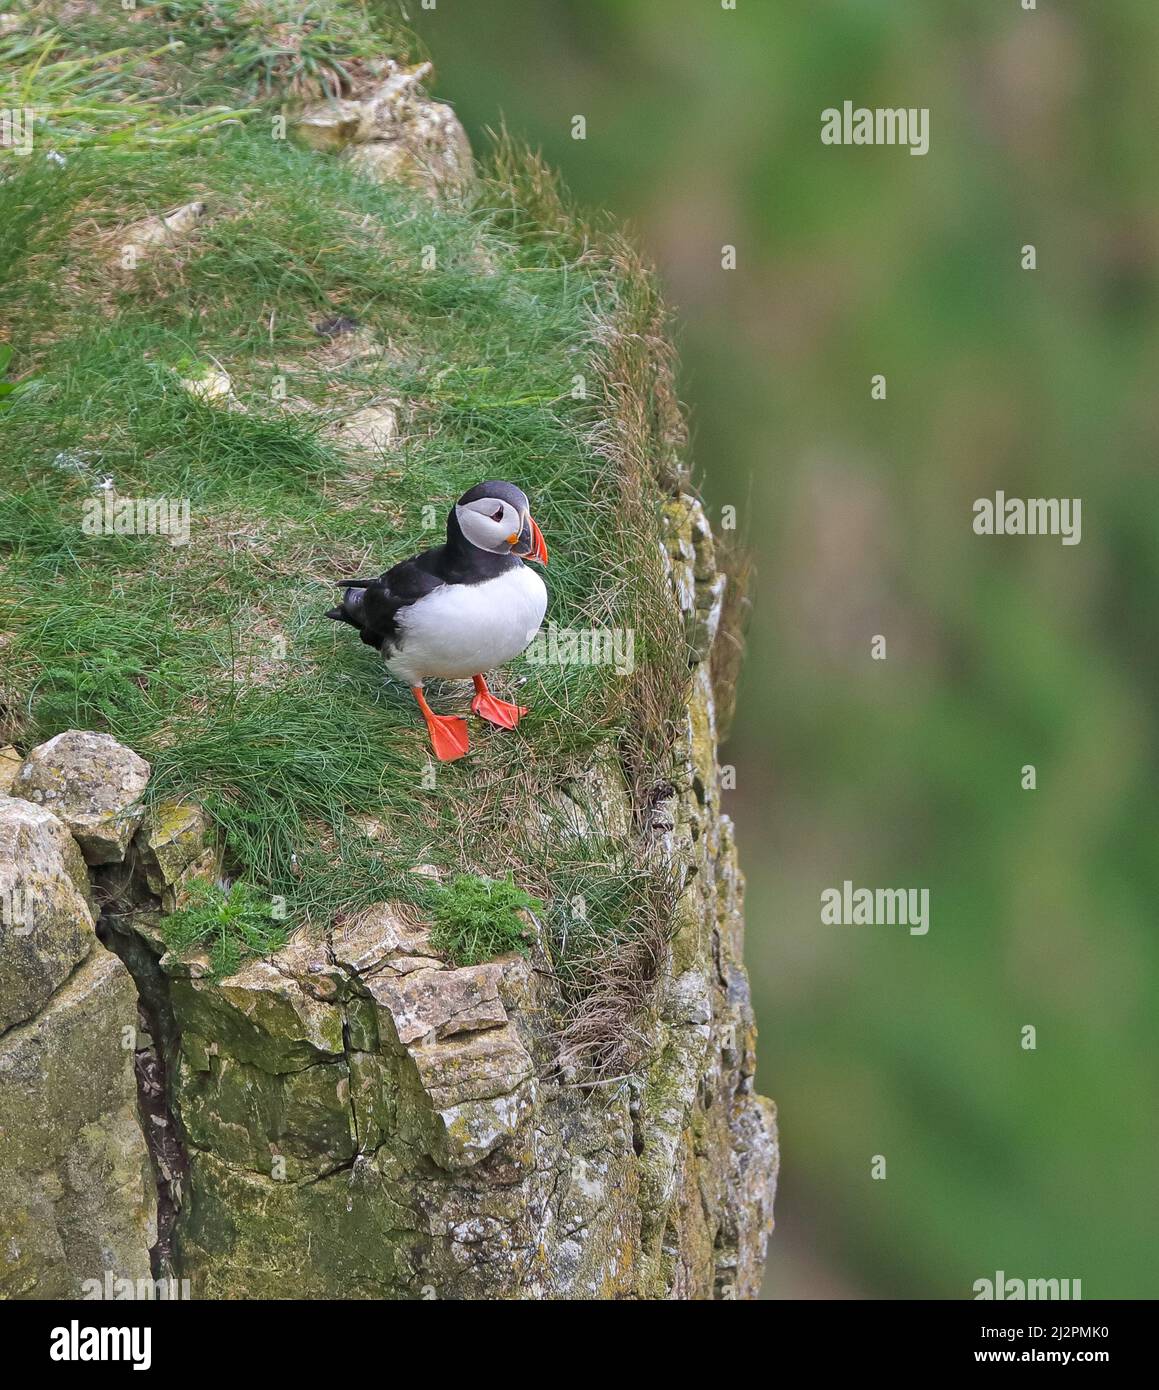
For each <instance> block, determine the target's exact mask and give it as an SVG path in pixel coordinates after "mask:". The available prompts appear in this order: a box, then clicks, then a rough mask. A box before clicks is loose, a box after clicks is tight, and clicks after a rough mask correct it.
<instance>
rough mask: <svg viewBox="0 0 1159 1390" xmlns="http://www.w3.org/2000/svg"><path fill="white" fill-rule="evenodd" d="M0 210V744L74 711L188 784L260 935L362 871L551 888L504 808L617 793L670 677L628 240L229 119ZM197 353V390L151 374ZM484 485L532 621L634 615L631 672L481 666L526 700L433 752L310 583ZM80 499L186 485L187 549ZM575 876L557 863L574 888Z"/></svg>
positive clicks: (164, 789)
mask: <svg viewBox="0 0 1159 1390" xmlns="http://www.w3.org/2000/svg"><path fill="white" fill-rule="evenodd" d="M114 37H115V36H114ZM125 80H126V81H128V80H129V78H128V77H127V76H126V78H125ZM194 200H197V201H201V202H204V203H205V205H206V209H207V212H206V216H205V217H204V218H203V219H202V220H201V222H199V223H198V224H197V225H196V226H195V227H194V228H193V230H192V231H191V232H190V233H189V234H188V236H186V237H184V238H182V239H181V240H180V241H179V242H178V243H177V244H175V245H173V246H169V247H165V248H154V249H153V250H152V251H151V252H150V253H149V254H148V256H147V257H146V258H145V259H144V260H142V261H140V262H139V263H138V264H137V266H136V268H135V269H132V270H124V269H122V268H121V263H120V259H119V251H120V247H121V245H122V244H123V240H124V236H123V228H124V227H125V225H126V224H128V223H130V222H132V221H135V220H138V219H140V218H143V217H146V216H150V215H155V214H157V213H159V212H163V211H166V210H168V209H170V208H173V207H175V206H177V205H180V204H183V203H187V202H190V201H194ZM0 224H2V225H4V226H5V227H11V228H13V229H14V237H15V239H13V238H11V237H10V238H6V239H5V244H4V246H3V247H0V270H2V271H5V272H6V273H5V274H4V276H3V278H2V280H0V324H2V325H3V329H2V332H0V337H3V338H4V339H5V340H6V341H7V343H8V344H9V345H10V347H11V348H12V350H13V357H12V363H13V364H14V365H16V366H18V368H19V372H20V376H21V379H28V378H32V377H35V379H36V382H37V389H36V390H35V391H26V392H23V393H17V394H10V395H7V396H6V397H5V401H6V404H7V407H8V408H7V409H6V410H5V411H4V416H3V430H4V439H3V445H4V447H3V450H2V452H0V577H2V585H0V590H2V597H0V631H2V632H3V633H4V634H5V638H6V640H5V641H4V644H3V646H2V648H0V652H2V658H0V659H2V660H3V663H4V665H3V670H2V672H0V736H3V737H4V738H6V739H8V740H10V741H13V742H15V743H17V744H18V746H20V747H22V748H28V747H31V746H32V745H33V744H35V743H38V742H40V741H42V740H44V739H46V738H48V737H51V736H52V735H53V734H55V733H57V732H59V731H61V730H62V729H66V728H73V727H83V728H98V729H104V730H107V731H109V732H111V733H112V734H113V735H114V736H115V737H117V738H118V739H120V740H121V741H122V742H124V743H125V744H127V745H129V746H130V747H132V748H134V749H135V750H137V751H138V752H140V753H141V754H142V755H143V756H144V757H146V758H148V759H149V761H150V762H151V764H152V767H153V775H152V780H151V783H150V787H149V792H148V795H149V797H150V798H152V799H154V800H156V799H163V798H170V797H174V798H176V797H181V798H193V799H196V800H198V801H200V802H201V803H202V804H203V805H204V806H205V807H206V808H207V810H208V811H209V812H210V814H211V815H212V816H213V817H214V818H215V820H216V822H217V824H218V826H219V827H220V831H221V834H222V836H223V837H224V840H225V843H226V848H227V868H228V870H229V872H230V873H231V875H233V876H234V877H237V878H240V879H241V880H243V881H244V882H245V883H247V884H249V885H251V886H252V888H253V890H254V891H255V892H260V893H262V894H265V895H267V896H269V895H279V896H281V897H284V898H285V899H286V901H287V903H288V905H289V913H290V916H289V919H288V923H287V926H288V927H289V928H291V929H292V928H293V927H295V926H297V925H300V924H306V923H308V924H311V925H314V926H318V925H325V924H326V923H328V922H329V921H330V919H331V918H332V917H333V915H334V914H335V913H336V912H340V911H350V910H356V909H358V908H359V907H362V906H365V905H367V904H368V903H370V902H373V901H376V900H381V899H383V898H385V897H397V898H403V899H409V900H411V901H413V902H416V903H420V904H422V905H424V906H425V907H427V908H429V909H432V910H433V909H434V908H436V907H437V906H438V904H437V903H435V902H433V901H432V899H431V892H432V890H431V888H430V884H429V880H425V879H422V878H421V877H419V876H416V875H415V874H414V873H413V872H411V870H412V869H413V867H414V866H415V865H418V864H435V865H437V866H438V867H439V868H440V869H442V870H446V871H448V872H450V873H453V874H463V875H475V874H483V875H485V876H487V877H489V878H495V877H502V876H506V875H513V882H514V883H516V884H518V885H519V889H520V890H523V891H526V892H532V893H535V894H537V895H539V896H540V897H544V898H550V897H551V895H552V893H553V891H554V889H553V883H552V879H553V873H554V864H553V851H552V850H551V849H550V847H548V846H547V845H546V844H545V841H544V831H543V829H542V825H541V823H540V822H538V821H537V820H536V814H535V813H536V808H537V807H538V806H539V805H541V804H542V803H543V802H544V801H545V799H550V794H551V790H552V788H553V786H554V785H555V784H556V783H557V782H559V781H561V780H562V779H564V778H565V777H567V776H568V774H569V773H570V772H571V771H573V770H574V768H575V767H576V765H577V764H579V763H582V762H583V761H584V760H586V759H587V758H589V757H590V756H591V755H592V754H593V753H594V752H595V751H596V750H597V749H599V748H600V747H601V746H605V745H606V746H608V747H610V748H611V749H612V750H613V751H614V754H615V756H616V758H618V759H619V761H620V762H621V763H622V765H623V766H624V767H625V769H626V771H627V773H628V778H629V781H630V783H631V786H632V789H633V791H634V792H635V793H636V794H637V796H638V797H640V798H641V804H643V798H644V796H645V795H646V793H647V791H648V789H649V788H650V787H651V786H652V785H654V784H655V783H656V782H657V781H659V780H661V778H662V775H663V773H662V765H663V760H664V757H665V755H666V750H667V748H668V746H669V745H670V739H671V730H672V727H673V725H674V724H675V722H676V721H677V720H679V719H680V718H681V717H682V707H683V700H684V688H685V683H686V680H687V661H686V659H685V650H684V646H683V639H682V636H681V632H680V628H679V624H678V620H677V617H676V615H675V614H674V612H673V610H672V607H671V603H670V600H669V597H668V593H667V587H666V586H667V580H666V578H665V575H664V572H663V568H662V565H661V562H660V559H659V545H658V538H659V519H658V516H657V515H656V510H655V500H654V498H655V486H654V481H653V479H654V476H655V472H656V471H660V472H661V473H662V472H663V470H664V468H665V467H666V466H667V465H668V463H669V462H670V460H671V457H672V456H673V454H674V451H676V450H677V449H678V448H679V444H680V439H679V438H678V436H679V426H678V423H676V421H677V419H678V417H677V414H676V412H675V405H674V401H673V400H672V399H671V397H670V388H669V387H668V386H667V385H666V384H665V383H666V376H665V373H666V370H667V361H666V357H665V350H664V349H663V346H662V339H661V336H660V335H661V333H662V312H661V310H660V308H659V304H658V301H657V298H656V294H655V289H654V287H653V286H652V284H651V281H650V279H649V277H648V276H647V274H646V273H645V272H644V271H643V269H642V268H641V267H640V266H639V264H638V263H637V262H636V261H635V259H634V257H633V256H632V254H631V253H630V251H629V249H628V248H626V247H625V246H624V245H623V244H622V243H620V242H618V241H615V240H611V239H608V238H606V237H603V238H601V236H600V235H599V234H597V233H595V232H591V231H589V230H587V229H585V228H584V227H583V226H582V224H580V223H579V222H578V221H577V220H576V219H575V218H574V216H573V215H572V214H571V212H570V211H569V210H568V209H567V208H566V206H565V204H564V203H563V201H562V200H561V198H560V196H559V194H558V190H557V189H556V188H555V186H554V184H553V183H552V182H551V180H550V179H549V178H548V177H547V175H546V173H545V171H544V170H543V169H542V168H541V167H540V166H538V165H537V164H536V162H535V161H534V160H532V159H528V158H527V157H526V156H523V155H519V154H517V152H516V151H515V150H514V148H513V146H512V145H511V143H510V142H509V141H507V140H505V139H504V140H501V141H500V142H499V143H498V144H497V147H496V153H495V158H494V161H493V165H492V173H491V175H490V177H489V178H488V179H487V180H486V181H485V182H484V185H483V188H482V190H481V192H480V195H479V197H478V198H477V199H476V201H475V203H474V204H473V205H472V206H462V205H458V206H450V205H439V204H435V203H434V202H432V201H430V200H429V199H427V198H426V197H424V196H423V195H421V194H417V193H414V192H410V191H407V190H404V189H401V188H397V187H384V186H380V185H377V184H374V183H371V182H369V181H367V180H365V179H364V178H362V177H360V176H358V175H357V174H356V173H354V172H353V171H351V170H350V169H349V168H348V167H346V166H345V165H343V164H342V163H341V162H340V161H338V160H335V159H333V158H331V157H327V156H323V155H318V154H315V153H312V152H308V151H305V150H302V149H299V148H297V147H296V146H294V145H293V144H291V143H289V142H286V141H280V140H275V139H272V138H270V135H269V133H268V130H267V129H266V128H264V127H263V126H262V125H260V124H250V125H248V126H242V127H238V128H230V129H228V130H222V131H221V132H219V133H218V134H217V135H216V136H215V137H214V138H213V139H212V140H207V141H202V142H200V143H198V144H197V145H195V146H193V147H191V148H189V149H188V150H186V151H185V152H184V153H183V154H182V156H181V158H180V159H172V158H170V157H168V156H167V155H165V154H163V153H158V152H157V151H151V150H149V149H145V150H144V151H142V149H140V148H134V149H132V150H130V149H127V148H124V147H122V146H121V145H118V144H116V143H110V144H99V143H97V144H94V145H92V146H90V147H89V148H86V149H83V150H77V151H76V152H74V153H72V154H70V156H69V162H68V167H67V172H66V171H64V170H61V169H60V168H59V167H54V166H53V165H51V164H50V163H47V162H45V161H26V162H25V163H24V164H22V165H19V166H16V167H15V168H14V169H13V171H12V175H11V177H9V178H8V180H7V181H6V182H3V183H0ZM432 248H433V253H434V264H433V268H428V267H429V266H430V264H431V257H430V253H431V250H432ZM62 285H64V286H67V287H68V292H67V293H62V292H60V286H62ZM337 317H347V318H351V319H355V320H357V323H358V324H359V325H360V331H362V332H367V333H371V334H373V335H374V338H375V340H376V341H377V342H378V344H380V345H381V346H382V349H383V351H382V354H381V356H379V357H377V358H375V359H373V360H359V361H355V362H352V363H348V364H344V363H343V362H341V361H340V360H339V358H338V355H337V354H338V353H339V352H340V350H341V342H342V340H341V339H339V340H337V342H336V343H335V342H330V341H329V340H327V339H326V338H325V337H324V336H322V335H320V334H319V332H318V331H317V325H318V324H319V323H321V322H323V321H324V320H327V319H333V318H337ZM207 366H209V367H214V368H215V369H217V368H219V369H222V370H224V371H226V372H227V373H228V374H229V377H230V379H231V383H232V389H233V396H234V402H233V404H232V406H227V404H226V403H225V402H222V401H216V402H214V401H205V400H203V399H199V398H198V397H197V395H196V394H195V393H193V392H191V391H190V390H189V389H187V387H186V386H185V385H183V381H187V380H188V378H189V377H190V376H191V375H196V373H197V371H198V370H199V369H200V368H203V367H207ZM577 375H581V376H583V377H584V379H585V382H586V386H587V390H586V395H585V396H583V397H580V398H577V397H576V395H575V393H574V392H573V390H572V387H573V382H574V379H575V377H576V376H577ZM279 387H281V388H284V389H282V390H279ZM279 395H284V397H285V399H284V400H280V399H278V397H279ZM383 399H389V400H390V401H392V402H394V403H395V406H396V409H397V411H398V413H399V418H400V422H401V431H400V437H399V439H398V442H397V444H396V445H395V446H393V447H391V448H389V449H387V450H379V451H376V452H373V453H364V454H361V455H358V456H355V455H352V454H349V453H344V452H343V451H342V450H341V449H340V448H339V447H338V446H337V444H336V441H335V438H334V435H333V432H332V431H331V430H330V428H329V427H330V425H331V424H332V422H333V421H334V420H335V419H337V418H339V417H341V416H342V415H344V414H347V413H349V412H350V411H352V410H354V409H356V408H358V407H360V406H362V405H365V404H367V403H370V402H374V401H380V400H383ZM488 477H500V478H508V479H511V480H512V481H515V482H517V483H518V484H519V485H520V486H522V487H523V488H524V489H525V490H526V491H527V493H528V495H529V496H530V498H531V499H532V505H533V508H534V512H535V515H536V518H537V520H538V521H539V523H540V525H541V526H542V527H543V529H544V532H545V534H546V535H547V537H548V543H549V546H550V548H551V554H552V562H551V567H550V570H549V571H548V573H547V583H548V587H549V593H550V606H549V617H550V618H551V619H552V620H553V621H554V622H556V623H557V624H559V625H566V626H571V627H578V628H587V627H593V626H597V625H598V626H605V625H615V626H620V627H625V628H631V629H633V630H634V632H635V633H636V651H637V658H638V662H637V670H636V671H635V673H634V674H633V675H632V676H631V677H629V678H624V677H618V676H616V675H614V674H613V673H612V672H611V671H609V670H607V669H605V668H583V667H572V668H567V669H564V668H558V667H557V668H552V667H548V666H540V665H531V664H529V663H526V662H523V663H520V662H517V663H515V664H514V665H513V667H512V668H511V672H510V675H506V674H505V675H501V676H500V677H499V678H498V679H499V684H500V688H503V686H504V684H505V682H506V681H507V680H508V679H510V678H511V677H515V676H518V677H523V678H525V679H526V684H525V685H524V686H523V687H522V689H521V693H520V699H521V701H522V702H523V703H525V704H527V705H529V706H530V707H531V711H532V712H531V714H530V716H529V717H528V718H527V719H525V720H524V722H523V723H522V724H521V726H520V728H519V730H518V731H516V732H505V731H499V730H493V729H491V728H490V727H487V726H483V725H480V724H479V723H478V722H477V721H472V734H471V737H472V752H471V756H470V757H469V758H468V759H466V760H464V761H463V762H461V763H458V764H454V765H443V766H436V765H432V763H431V761H430V757H429V753H428V750H427V745H426V736H425V730H424V727H423V725H422V722H421V720H420V719H419V718H418V716H417V714H416V711H415V707H414V703H413V700H412V698H411V696H410V695H409V693H408V692H406V691H405V690H402V689H400V688H398V687H394V686H392V685H390V684H388V682H387V681H386V679H385V673H384V670H383V667H382V662H381V658H380V657H379V656H378V655H377V653H375V652H373V651H371V650H370V649H369V648H368V647H366V646H365V645H363V644H362V643H360V642H359V641H358V640H357V638H356V636H355V635H354V634H353V633H352V632H351V631H350V630H348V629H346V628H340V627H338V626H337V625H335V624H333V623H330V622H328V621H326V620H325V619H324V617H323V616H322V615H323V613H324V610H325V609H326V608H327V607H329V606H330V604H331V603H332V602H333V601H334V588H333V584H334V581H335V580H337V579H340V578H342V577H345V576H350V575H352V574H362V573H366V572H367V571H370V572H380V571H382V570H384V569H386V568H387V567H388V566H390V565H391V564H394V563H395V562H397V561H398V560H400V559H403V558H405V557H406V556H407V555H410V554H413V553H414V552H415V551H416V550H419V549H422V548H424V547H426V546H429V545H432V544H436V543H438V541H439V540H440V539H441V536H442V532H443V528H444V525H445V516H446V512H447V510H448V509H449V507H450V505H451V504H452V502H453V501H454V499H455V498H456V497H457V496H458V495H459V494H460V493H461V492H462V491H463V490H465V489H466V488H467V487H469V486H470V485H472V484H474V483H476V482H478V481H480V480H482V479H485V478H488ZM109 489H112V490H114V491H115V494H116V495H117V496H119V497H123V498H125V497H127V498H159V497H164V498H172V499H184V500H187V501H188V503H189V507H190V516H191V530H190V537H189V543H188V544H187V545H171V544H169V541H168V539H167V538H166V537H164V536H159V535H142V536H104V535H88V534H85V532H84V531H83V530H82V529H81V525H80V522H81V518H82V516H83V514H84V509H85V504H86V502H90V501H91V500H92V499H93V498H95V497H97V496H99V495H101V493H102V491H103V490H106V491H107V490H109ZM432 507H433V509H434V511H433V525H431V524H427V523H430V522H431V520H432V516H431V513H430V508H432ZM431 699H432V703H433V704H434V706H435V708H436V709H442V710H450V709H452V708H454V707H456V702H457V701H461V700H462V693H461V690H460V689H453V688H448V689H443V690H440V689H439V688H438V687H435V688H434V689H433V690H432V692H431ZM367 817H372V818H373V819H374V820H375V821H376V822H378V824H379V825H380V827H381V831H380V833H379V834H378V835H377V837H375V838H368V836H367V834H366V833H365V829H364V822H365V820H366V818H367ZM622 848H623V853H622V854H621V855H620V856H619V857H620V860H622V861H624V862H626V858H627V847H626V846H625V847H622ZM611 866H612V861H611V860H609V859H606V858H605V859H604V860H602V861H600V862H597V861H596V859H594V858H593V860H592V862H591V863H590V864H589V866H588V867H587V869H586V870H585V871H584V872H586V873H587V875H588V877H589V879H590V880H591V882H590V883H589V890H590V896H591V898H592V901H593V902H598V901H600V900H601V898H602V896H603V893H604V886H606V882H607V880H608V876H609V875H610V874H612V873H613V872H615V870H614V868H613V867H611ZM622 882H623V884H624V885H626V891H629V892H631V891H635V888H634V885H636V883H637V879H636V877H635V876H633V875H632V874H628V875H626V876H622ZM601 885H604V886H601ZM593 920H594V923H595V925H596V926H598V922H599V918H598V914H597V915H596V917H595V918H594V919H593ZM608 926H609V931H610V932H613V928H614V923H613V922H612V921H611V919H610V918H609V921H608ZM613 934H614V932H613ZM223 949H224V948H223ZM465 949H470V950H474V949H476V948H474V947H470V948H465ZM478 949H482V947H481V946H480V947H478Z"/></svg>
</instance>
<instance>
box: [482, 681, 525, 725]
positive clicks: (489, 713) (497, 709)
mask: <svg viewBox="0 0 1159 1390" xmlns="http://www.w3.org/2000/svg"><path fill="white" fill-rule="evenodd" d="M473 679H474V681H475V691H476V694H475V698H474V699H473V700H472V701H471V713H472V714H477V715H478V716H479V718H480V719H486V720H487V722H488V723H489V724H496V725H498V727H499V728H500V729H514V728H515V726H516V724H518V723H519V721H520V720H521V719H522V718H523V716H524V715H525V714H526V713H527V706H526V705H512V704H510V703H509V702H508V701H506V700H499V699H497V698H496V697H495V696H494V695H492V694H491V692H490V691H489V690H488V689H487V682H486V681H485V680H484V679H483V677H482V676H475V677H474V678H473Z"/></svg>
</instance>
